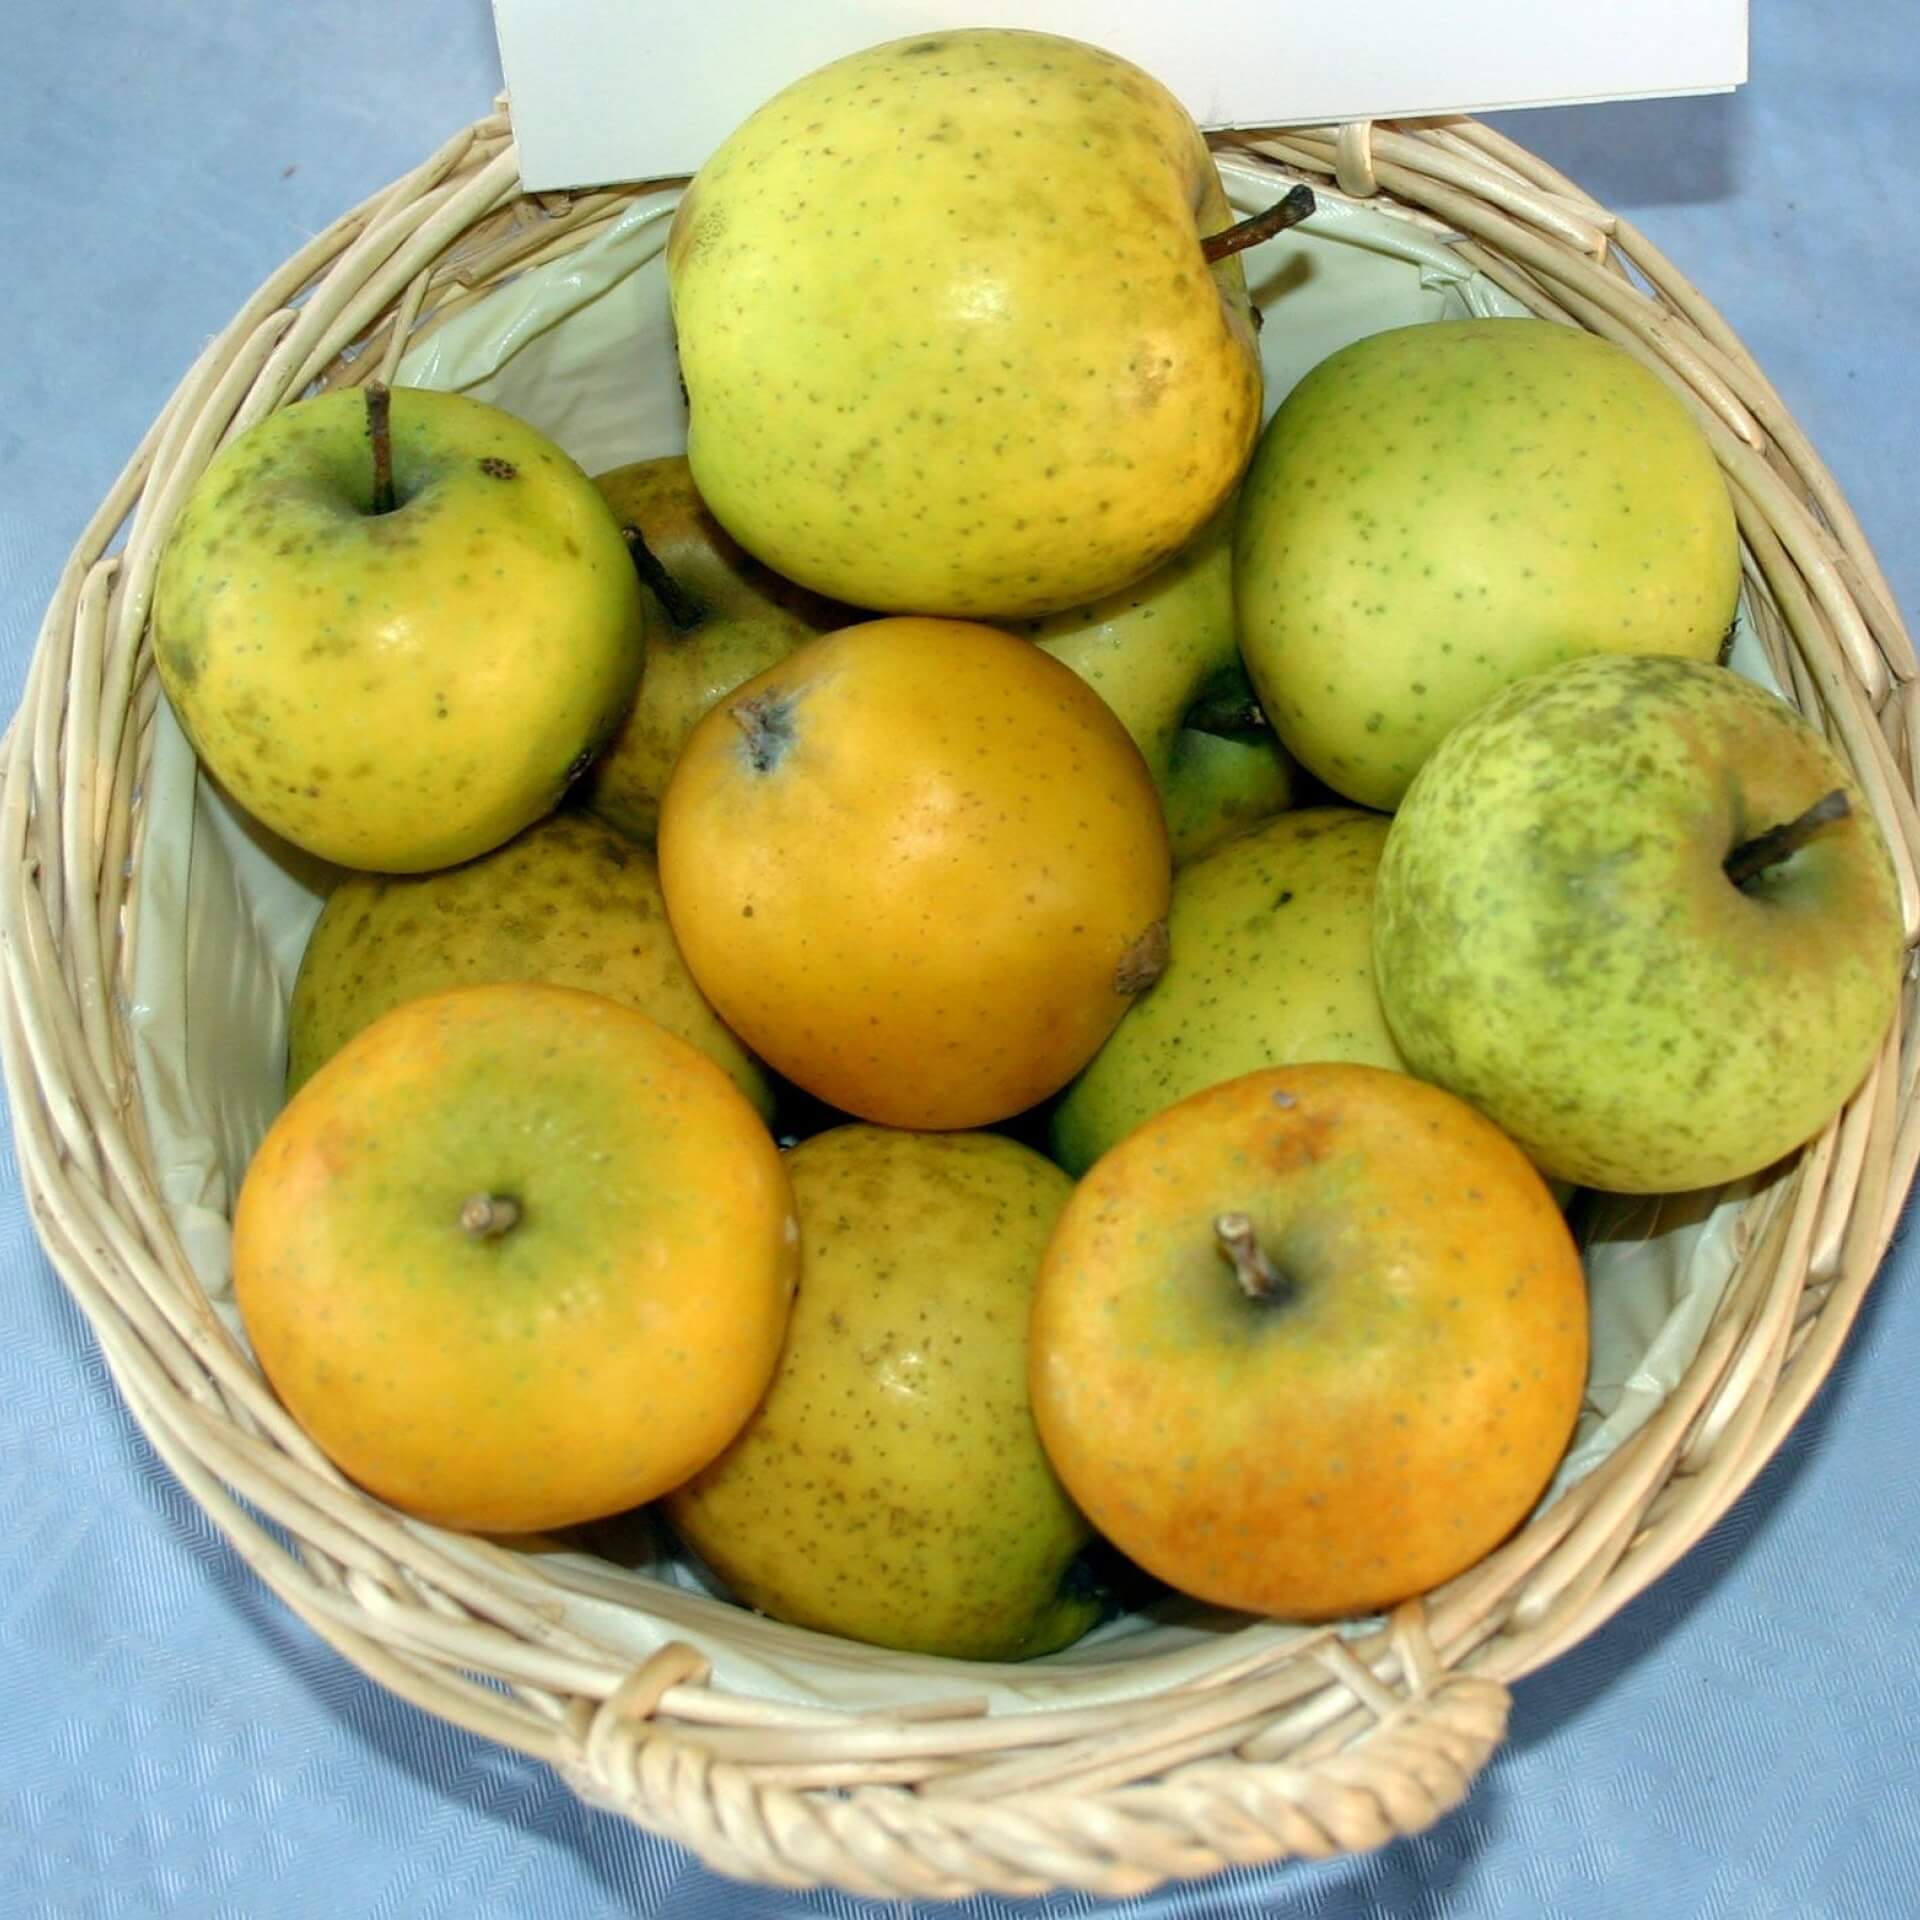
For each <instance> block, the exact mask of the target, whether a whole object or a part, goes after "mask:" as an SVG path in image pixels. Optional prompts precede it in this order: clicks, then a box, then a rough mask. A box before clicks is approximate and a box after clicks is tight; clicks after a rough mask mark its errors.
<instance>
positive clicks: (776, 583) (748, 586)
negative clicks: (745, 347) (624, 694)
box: [582, 454, 860, 840]
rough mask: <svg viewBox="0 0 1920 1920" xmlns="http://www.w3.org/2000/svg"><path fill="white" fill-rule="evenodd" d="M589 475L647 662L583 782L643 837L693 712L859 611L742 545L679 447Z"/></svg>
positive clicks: (602, 808)
mask: <svg viewBox="0 0 1920 1920" xmlns="http://www.w3.org/2000/svg"><path fill="white" fill-rule="evenodd" d="M594 484H595V485H596V486H597V487H598V488H599V489H600V491H601V493H602V494H604V495H605V496H606V501H607V504H608V506H610V507H611V508H612V509H613V515H614V518H615V519H616V520H617V521H618V522H619V523H620V526H621V530H622V531H623V532H627V533H628V538H629V540H630V541H632V543H633V548H634V558H635V563H636V565H637V566H638V567H639V569H640V573H641V578H642V581H643V582H644V583H645V585H646V587H647V591H646V593H645V594H644V595H643V596H642V598H643V604H644V606H645V610H646V616H647V663H646V670H645V672H644V674H643V675H642V677H641V681H640V691H639V692H638V694H636V695H635V697H634V702H633V705H632V707H631V708H630V709H629V711H628V713H627V715H626V718H625V719H623V720H622V721H621V723H620V726H619V729H618V731H617V732H616V733H615V734H614V736H613V738H612V739H611V740H610V741H608V743H607V746H606V750H605V751H604V752H603V753H602V754H601V755H600V757H599V758H598V759H597V760H596V761H595V762H594V763H593V766H592V767H591V768H590V769H589V770H588V772H587V777H586V779H585V781H584V782H583V784H582V793H583V795H584V797H585V799H586V802H587V804H588V805H589V806H590V807H592V809H593V810H594V812H596V813H597V814H599V815H600V816H601V817H602V818H603V819H606V820H611V821H612V822H613V824H614V825H615V826H616V827H618V828H619V829H620V830H621V831H622V832H623V833H627V834H631V835H632V836H633V837H634V838H635V839H637V840H651V839H652V838H653V835H654V832H655V829H656V828H657V827H658V826H659V824H660V796H661V794H662V793H663V792H665V790H666V785H667V776H668V775H669V774H670V773H671V772H672V771H673V763H674V761H675V760H676V759H677V758H678V757H679V754H680V748H681V746H682V745H683V744H684V743H685V741H686V737H687V735H688V734H689V733H691V732H692V731H693V727H694V723H695V721H697V720H698V719H699V718H700V716H701V715H702V714H704V713H705V712H706V711H707V709H708V708H709V707H711V706H712V705H713V704H714V703H715V702H716V701H717V700H719V699H720V698H721V696H722V695H723V694H728V693H731V692H732V691H733V689H734V688H735V687H737V686H739V685H740V684H741V682H742V681H745V680H751V679H752V678H753V676H754V675H755V674H756V673H759V672H761V671H762V670H763V669H764V668H767V667H770V666H772V665H773V664H774V662H775V661H776V660H784V659H785V658H786V657H787V655H788V654H790V653H791V652H792V651H793V650H794V648H795V647H797V646H799V645H800V643H801V642H802V641H804V640H810V639H812V638H813V636H814V635H815V634H816V633H823V632H825V631H826V630H827V629H828V628H830V627H838V626H845V625H847V624H848V623H849V622H850V621H853V620H857V619H858V618H859V617H860V616H859V615H858V614H857V613H855V612H854V611H853V610H852V609H851V608H848V607H843V606H839V605H836V604H835V603H834V602H832V601H827V600H822V599H821V598H820V597H819V595H817V594H812V593H809V592H807V591H806V589H805V588H804V587H796V586H795V585H794V584H793V582H792V581H790V580H783V579H781V577H780V576H779V575H778V574H777V573H774V572H773V571H772V570H771V569H770V568H768V567H763V566H762V565H761V564H760V562H759V561H757V560H756V559H754V558H753V556H752V555H751V554H749V553H745V552H743V551H742V550H741V548H740V547H739V545H738V544H737V543H736V542H735V541H734V539H733V538H732V537H731V536H730V535H729V534H728V533H727V531H726V529H725V528H724V527H722V526H721V525H720V523H719V521H717V520H716V519H715V518H714V517H713V515H712V514H711V513H709V512H708V511H707V505H706V502H705V501H704V500H702V499H701V498H700V493H699V489H698V488H697V487H695V486H694V484H693V475H692V473H691V471H690V470H689V468H688V466H687V461H686V456H685V455H684V454H666V455H662V456H660V457H659V458H656V459H652V460H636V461H633V462H632V463H630V464H629V465H627V466H623V467H615V468H614V469H613V470H612V471H611V472H609V473H603V474H600V475H598V476H597V477H596V478H595V481H594ZM629 530H630V531H629Z"/></svg>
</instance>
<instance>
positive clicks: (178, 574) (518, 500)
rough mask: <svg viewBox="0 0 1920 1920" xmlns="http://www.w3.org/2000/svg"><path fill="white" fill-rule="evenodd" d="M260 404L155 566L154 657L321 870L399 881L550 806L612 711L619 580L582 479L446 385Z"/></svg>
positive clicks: (255, 802) (623, 592)
mask: <svg viewBox="0 0 1920 1920" xmlns="http://www.w3.org/2000/svg"><path fill="white" fill-rule="evenodd" d="M388 406H389V402H388V400H387V397H386V393H385V389H383V388H380V387H378V386H376V387H374V388H371V389H369V391H367V392H365V393H362V392H356V391H339V392H334V393H326V394H320V395H317V396H315V397H314V398H312V399H309V400H302V401H299V402H297V403H296V404H295V405H293V406H290V407H287V408H285V409H283V410H282V411H281V412H278V413H273V414H269V415H268V416H267V417H266V418H265V419H263V420H260V421H258V422H257V423H255V424H254V425H253V426H251V427H250V428H248V429H247V430H246V431H245V432H244V433H242V434H240V435H239V436H238V437H237V438H235V439H234V440H233V441H232V442H231V443H230V444H229V445H228V446H226V447H225V448H223V449H222V450H221V451H220V452H219V453H217V454H216V455H215V456H214V458H213V459H212V461H211V462H209V464H208V466H207V469H206V471H205V472H204V473H203V474H202V475H201V476H200V479H199V480H198V482H197V483H196V484H195V485H194V487H193V489H192V491H191V492H190V493H189V495H188V497H187V500H186V503H185V505H184V506H183V507H182V508H181V511H180V515H179V518H178V519H177V520H176V521H175V523H174V525H173V528H172V530H171V532H170V534H169V536H168V539H167V543H166V547H165V551H164V552H163V554H162V557H161V561H160V568H159V574H158V578H157V581H156V584H155V588H154V603H153V651H154V664H155V666H156V668H157V669H158V671H159V676H160V682H161V685H162V686H163V687H164V688H165V690H166V694H167V698H168V699H169V701H171V703H172V705H173V710H174V712H175V714H176V715H177V716H178V718H179V720H180V724H181V727H182V729H183V730H184V731H185V733H186V735H187V737H188V739H189V740H190V741H191V742H192V744H193V746H194V749H195V751H196V752H197V753H198V755H199V757H200V760H201V762H202V764H203V765H204V766H205V767H206V768H207V769H208V770H209V771H210V772H211V773H213V774H214V776H215V777H216V778H218V779H219V781H220V782H221V783H222V784H223V785H224V786H225V787H226V788H227V790H228V791H229V792H230V793H231V794H232V796H233V797H234V799H235V800H236V801H238V802H239V804H240V805H241V806H242V807H243V808H244V809H245V810H246V811H247V812H248V813H250V814H251V815H252V816H253V817H254V818H255V819H256V820H258V821H259V822H260V823H261V824H263V825H264V826H266V827H268V828H270V829H271V830H272V831H273V832H275V833H277V834H279V835H280V836H281V837H282V838H283V839H285V840H288V841H291V842H292V843H293V844H294V845H295V846H297V847H300V848H302V849H304V850H305V851H306V852H308V853H312V854H317V855H318V856H319V857H320V858H321V859H323V860H330V861H333V862H335V863H337V864H338V865H341V866H345V867H355V868H361V869H368V870H375V871H381V872H401V873H417V872H422V871H425V870H428V869H431V868H435V867H445V866H451V865H453V864H454V863H455V862H457V861H461V860H468V859H471V858H473V857H474V856H475V855H476V854H481V853H485V852H486V851H487V850H488V849H489V848H492V847H497V846H499V845H500V844H501V842H502V841H504V840H507V839H509V838H510V837H511V836H512V835H514V834H515V833H518V832H519V831H520V829H521V828H522V827H525V826H527V825H529V824H530V823H531V822H532V821H534V820H536V819H538V818H539V817H540V816H541V815H542V814H544V813H546V812H548V811H550V810H551V809H552V808H553V807H554V806H555V804H556V803H557V802H558V801H559V799H560V797H561V795H562V794H563V793H564V792H565V791H566V789H567V787H568V785H569V784H570V783H571V782H572V781H574V780H575V779H577V778H578V777H579V775H580V774H581V773H582V772H583V771H584V770H585V768H586V767H587V765H588V764H589V763H590V762H591V760H592V758H593V756H594V755H595V754H596V753H597V752H598V751H599V749H600V747H601V745H602V744H603V743H604V742H605V740H606V739H607V737H608V735H609V734H611V733H612V731H613V729H614V727H615V726H616V725H617V724H618V722H619V719H620V716H621V715H622V714H623V713H624V712H625V711H626V709H627V707H628V705H629V704H630V703H631V701H632V699H633V693H634V688H635V686H636V685H637V684H638V682H639V677H640V671H641V666H642V660H643V655H642V630H641V612H640V587H639V583H638V581H637V580H636V579H635V577H634V571H633V563H632V561H631V559H630V558H629V557H628V554H627V548H626V542H625V541H624V540H622V539H621V537H620V529H619V527H618V526H617V525H616V524H615V522H614V518H613V515H612V513H611V511H610V510H609V509H608V507H607V503H606V502H605V501H604V500H603V499H602V498H601V497H600V495H599V493H598V492H596V491H595V489H594V486H593V483H592V481H590V480H589V479H588V478H587V476H586V475H585V474H584V473H583V472H582V471H581V470H580V468H579V467H578V466H576V465H575V464H574V462H573V461H572V460H571V459H569V458H568V456H567V455H566V454H565V453H564V452H562V451H561V449H560V448H559V447H557V446H555V445H554V444H553V442H552V441H551V440H549V439H548V438H547V437H546V436H545V435H544V434H542V433H539V432H538V431H536V430H535V429H534V428H533V427H531V426H528V425H527V424H526V423H525V422H523V421H521V420H518V419H516V418H515V417H514V416H512V415H511V414H508V413H505V412H503V411H501V410H500V409H499V408H497V407H493V406H489V405H486V404H485V403H483V402H481V401H478V400H474V399H470V398H468V397H466V396H464V395H459V394H450V393H435V392H429V391H425V390H421V389H414V388H405V387H403V388H399V389H396V390H395V391H394V392H393V394H392V396H391V401H390V407H391V420H390V424H389V420H388V411H387V410H388Z"/></svg>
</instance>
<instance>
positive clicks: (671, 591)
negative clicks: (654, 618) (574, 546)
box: [620, 522, 707, 633]
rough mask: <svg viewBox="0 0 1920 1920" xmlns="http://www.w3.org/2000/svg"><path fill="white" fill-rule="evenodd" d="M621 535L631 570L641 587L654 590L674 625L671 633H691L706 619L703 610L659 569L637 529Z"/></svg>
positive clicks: (625, 530)
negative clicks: (624, 541) (638, 579)
mask: <svg viewBox="0 0 1920 1920" xmlns="http://www.w3.org/2000/svg"><path fill="white" fill-rule="evenodd" d="M620 532H621V535H622V537H623V538H624V539H625V540H626V543H627V551H628V552H629V553H630V554H632V555H633V570H634V572H635V573H637V574H638V575H639V576H640V583H641V585H642V586H647V587H651V588H652V589H653V591H654V597H655V598H656V599H658V601H659V602H660V605H661V607H662V609H663V610H664V611H665V613H666V616H667V618H668V619H669V620H670V621H672V622H673V630H674V632H675V633H691V632H692V631H693V630H694V628H695V627H697V626H698V625H699V624H700V622H701V621H702V620H704V619H705V618H706V617H707V609H706V607H705V606H704V605H703V604H702V603H701V602H700V601H699V600H696V599H695V598H694V596H693V595H692V594H690V593H689V592H688V591H687V590H686V588H685V587H683V586H682V585H681V584H680V582H679V581H678V580H676V579H675V578H674V577H673V575H672V574H670V573H669V572H668V571H667V570H666V568H665V567H664V566H662V565H661V563H660V560H659V558H658V556H657V555H656V554H655V553H654V551H653V549H652V548H651V547H650V546H648V545H647V542H646V536H645V535H644V534H642V533H641V531H640V529H639V528H638V527H636V526H634V525H633V524H632V523H631V522H629V523H628V524H627V525H626V526H623V527H622V528H621V529H620Z"/></svg>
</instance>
